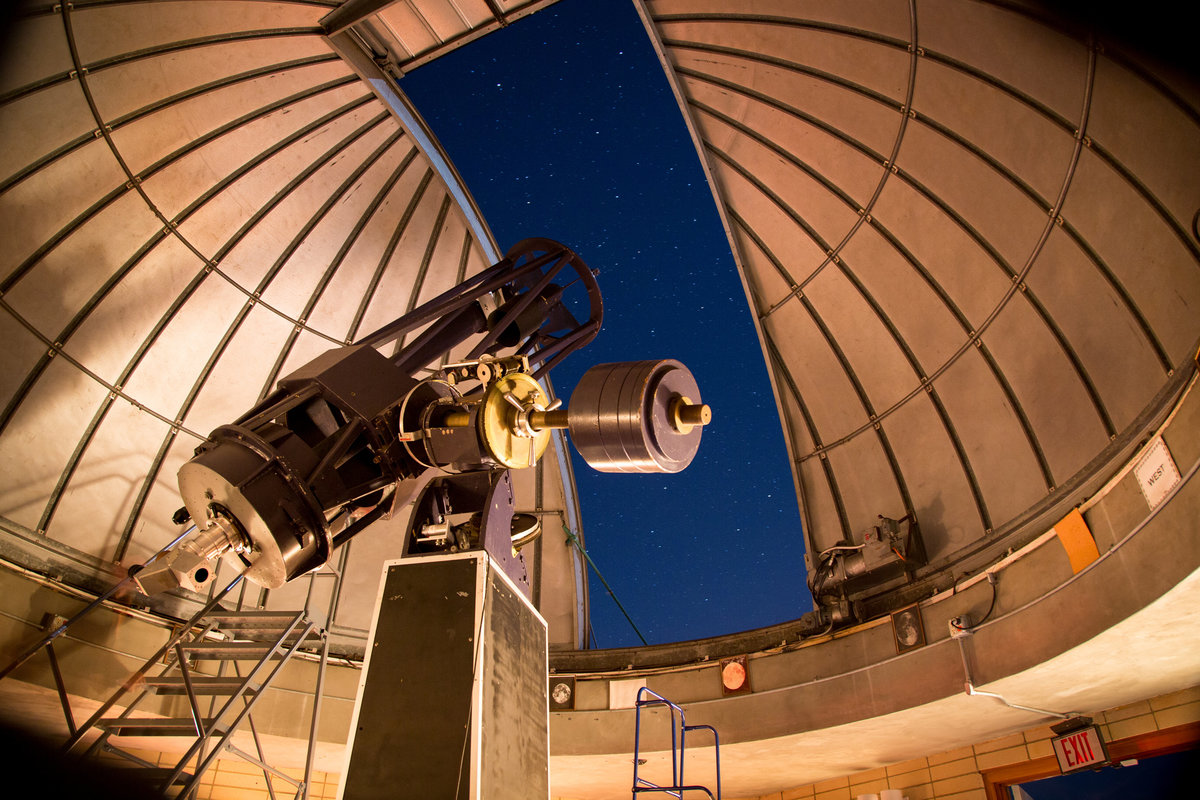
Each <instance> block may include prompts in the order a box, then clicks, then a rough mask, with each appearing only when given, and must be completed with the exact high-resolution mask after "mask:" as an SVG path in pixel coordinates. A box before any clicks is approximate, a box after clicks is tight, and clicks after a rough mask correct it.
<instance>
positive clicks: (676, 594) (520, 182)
mask: <svg viewBox="0 0 1200 800" xmlns="http://www.w3.org/2000/svg"><path fill="white" fill-rule="evenodd" d="M400 86H401V88H402V89H403V90H404V91H405V92H406V93H407V94H408V95H409V96H410V97H411V98H412V100H413V102H414V104H415V105H416V106H417V108H418V110H419V111H420V112H421V114H422V115H423V116H424V117H425V119H426V121H427V122H428V123H429V125H430V127H431V128H432V129H433V132H434V134H435V135H436V136H437V137H438V139H439V140H440V141H441V143H442V145H443V147H444V148H445V150H446V152H447V153H448V154H449V156H450V158H451V160H452V161H453V162H454V164H455V166H456V167H457V168H458V170H459V172H460V173H461V174H462V176H463V179H464V181H465V182H466V185H467V188H468V189H469V190H470V191H471V193H472V194H473V195H474V197H475V200H476V202H477V203H478V205H479V207H480V209H481V210H482V212H483V216H484V218H485V219H486V220H487V222H488V224H489V225H490V227H491V229H492V232H493V233H494V234H495V236H496V239H497V242H498V243H499V245H500V249H501V250H502V251H503V250H506V249H508V248H509V247H510V246H511V245H513V244H515V243H516V242H517V241H519V240H521V239H523V238H526V237H529V236H545V237H549V238H552V239H557V240H559V241H561V242H563V243H564V244H566V245H567V246H569V247H571V248H572V249H573V250H575V252H577V253H578V254H579V255H580V256H582V257H583V259H584V260H585V261H586V262H587V263H588V265H589V266H590V267H592V268H593V269H598V270H599V271H600V275H599V278H598V280H599V283H600V288H601V291H602V292H603V295H604V307H605V318H604V327H603V329H602V330H601V332H600V334H599V336H597V338H596V340H595V341H594V342H592V344H590V345H589V346H587V347H586V348H584V349H583V350H581V351H579V352H577V353H576V354H574V355H573V356H571V357H570V358H569V359H567V361H565V362H564V363H563V364H561V365H560V366H559V367H557V368H556V369H555V370H554V372H553V373H552V374H551V377H552V379H553V381H554V384H555V387H556V389H557V391H558V393H559V394H560V395H561V396H563V397H564V398H569V397H570V393H571V391H572V390H573V389H574V387H575V384H576V382H577V381H578V378H579V376H580V375H582V374H583V372H584V371H585V370H586V369H587V368H588V367H590V366H592V365H593V364H597V363H601V362H610V361H635V360H641V359H657V358H676V359H679V360H680V361H682V362H683V363H684V364H686V365H687V366H688V367H689V368H690V369H691V371H692V373H693V374H694V375H695V376H696V380H697V382H698V383H699V385H700V391H701V393H702V396H703V400H704V401H705V402H706V403H708V404H709V405H710V406H711V407H712V409H713V422H712V424H711V425H709V426H708V427H707V428H706V429H705V432H704V436H703V441H702V443H701V445H700V451H699V453H698V454H697V456H696V459H695V461H693V463H692V464H691V466H690V467H688V468H687V469H686V470H684V471H683V472H681V473H678V474H675V475H658V474H653V475H610V474H602V473H598V472H595V471H594V470H592V469H591V468H590V467H588V466H587V465H586V463H585V462H584V461H583V460H582V459H581V458H580V457H579V456H578V454H577V453H575V452H574V450H572V455H573V457H574V459H575V461H574V468H575V478H576V482H577V485H578V490H579V502H580V506H581V509H582V520H583V533H584V537H585V539H586V545H587V549H588V552H589V554H590V555H591V557H592V559H593V561H594V562H595V563H596V565H597V567H598V568H599V570H600V571H601V572H602V573H603V574H604V577H605V578H606V579H607V580H608V582H609V584H610V585H611V586H612V588H613V590H614V592H615V594H616V596H617V598H618V599H619V600H620V602H621V603H622V604H623V605H624V606H625V609H626V610H627V611H628V612H629V615H630V617H631V618H632V619H633V622H634V624H636V625H637V627H638V629H639V630H640V631H641V633H642V634H643V635H644V636H645V638H646V640H647V641H648V642H649V643H651V644H656V643H663V642H672V641H680V640H685V639H695V638H701V637H706V636H715V635H720V634H724V633H731V632H734V631H740V630H747V629H750V628H756V627H760V626H764V625H770V624H774V623H777V622H783V621H786V620H789V619H795V618H796V617H799V616H800V615H801V614H803V613H805V612H806V611H809V610H810V609H811V607H812V603H811V598H810V597H809V593H808V589H807V587H806V586H805V577H804V576H805V571H804V561H803V543H802V537H801V530H800V519H799V513H798V511H797V507H796V497H795V493H794V491H793V489H792V479H791V472H790V470H789V468H788V462H787V453H786V450H785V448H784V444H783V436H782V432H781V429H780V423H779V415H778V412H777V410H776V408H775V404H774V400H773V397H772V394H771V389H770V385H769V384H768V382H767V375H766V370H765V367H764V364H763V358H762V351H761V348H760V347H759V344H758V340H757V338H756V336H755V333H754V328H753V322H752V319H751V314H750V311H749V309H748V306H747V303H746V297H745V293H744V291H743V288H742V285H741V282H740V280H739V278H738V275H737V270H736V268H735V267H734V263H733V259H732V256H731V255H730V252H729V245H728V242H727V241H726V239H725V235H724V232H723V231H722V229H721V225H720V221H719V219H718V217H717V213H716V209H715V208H714V205H713V200H712V195H711V193H710V190H709V188H708V186H707V184H706V182H705V179H704V174H703V172H702V171H701V168H700V164H699V162H698V160H697V156H696V151H695V148H694V146H693V144H692V142H691V140H690V138H689V137H688V134H687V129H686V128H685V126H684V123H683V119H682V117H681V115H680V113H679V110H678V106H677V104H676V102H675V98H674V96H673V95H672V93H671V91H670V87H669V85H668V84H667V80H666V77H665V76H664V74H663V71H662V67H661V66H660V64H659V63H658V60H657V58H656V56H655V55H654V51H653V48H652V47H651V45H650V42H649V40H648V38H647V36H646V32H645V29H644V28H643V26H642V23H641V20H640V19H639V18H638V16H637V12H636V10H635V9H634V8H633V6H632V4H631V3H629V2H628V0H562V2H560V3H557V4H555V5H553V6H551V7H550V8H548V9H546V10H543V11H541V12H539V13H537V14H534V15H532V16H530V17H527V18H525V19H523V20H520V21H518V22H516V23H514V24H512V25H510V26H508V27H507V28H504V29H502V30H500V31H498V32H496V33H494V34H491V35H488V36H486V37H484V38H482V39H480V40H478V41H476V42H473V43H472V44H470V45H469V46H467V47H465V48H461V49H459V50H456V51H454V52H452V53H450V54H449V55H447V56H444V57H442V58H439V59H437V60H435V61H434V62H433V63H431V64H428V65H426V66H423V67H420V68H418V69H416V70H414V71H413V72H412V73H411V74H410V75H408V76H406V77H405V78H404V79H403V80H402V81H401V83H400ZM554 533H555V532H554V531H547V533H546V535H553V534H554ZM590 581H591V583H590V592H591V616H592V628H593V632H594V645H593V646H598V647H602V648H607V647H624V646H632V645H637V644H639V639H638V636H637V634H636V633H635V632H634V630H633V628H632V627H631V626H630V624H629V623H628V622H627V621H626V620H625V618H624V616H623V615H622V614H621V611H620V610H619V609H618V607H617V605H616V604H615V603H614V602H613V601H612V599H611V598H610V597H609V596H608V594H607V592H606V590H605V589H604V587H603V586H602V585H601V584H600V582H599V581H597V580H596V578H595V575H594V574H592V575H591V576H590Z"/></svg>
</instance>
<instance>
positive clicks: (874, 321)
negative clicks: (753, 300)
mask: <svg viewBox="0 0 1200 800" xmlns="http://www.w3.org/2000/svg"><path fill="white" fill-rule="evenodd" d="M854 264H855V262H851V261H849V260H847V259H842V260H841V263H839V264H835V265H834V267H833V268H832V269H827V270H823V271H822V272H821V274H820V275H818V276H817V277H816V278H814V279H813V281H812V282H811V283H810V284H809V285H808V287H807V289H806V290H805V291H806V294H807V297H808V299H809V301H810V302H811V304H812V308H813V310H814V312H815V314H816V315H817V316H818V317H819V318H820V319H821V321H822V323H823V325H824V327H825V328H826V330H827V331H828V332H829V335H830V336H831V337H832V339H833V340H834V341H835V342H837V346H838V349H839V350H840V351H841V355H842V358H843V359H844V364H843V368H844V369H846V370H847V371H848V372H849V373H850V374H851V375H852V377H853V380H854V381H855V383H856V384H857V391H856V393H857V394H859V395H861V400H860V404H861V405H863V406H864V407H865V408H866V409H867V411H868V413H870V414H874V413H876V412H877V411H879V410H882V409H885V408H889V407H891V406H892V405H893V404H895V403H897V402H899V401H900V400H901V398H902V397H903V396H904V395H906V394H908V393H909V392H911V391H912V390H913V389H914V388H915V387H916V386H917V384H918V378H917V376H916V374H915V373H914V371H913V369H912V367H911V366H910V365H909V364H908V363H907V361H906V360H905V357H904V352H903V350H902V345H901V343H899V342H898V341H897V338H896V336H895V335H894V334H895V327H894V325H893V323H892V321H891V319H889V318H888V317H887V316H886V315H885V314H884V313H883V309H882V308H880V307H879V304H878V301H876V299H875V298H874V297H873V296H871V295H870V294H868V293H866V292H865V290H864V288H863V286H862V282H861V281H860V280H858V277H857V276H856V275H855V274H854V272H853V270H854ZM789 302H792V303H794V302H797V301H796V300H791V301H789Z"/></svg>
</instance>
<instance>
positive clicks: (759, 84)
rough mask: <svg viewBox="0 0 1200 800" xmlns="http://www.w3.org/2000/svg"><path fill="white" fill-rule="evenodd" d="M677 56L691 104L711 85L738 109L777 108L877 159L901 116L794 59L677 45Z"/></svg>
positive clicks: (867, 93) (888, 144)
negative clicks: (753, 105) (737, 100)
mask: <svg viewBox="0 0 1200 800" xmlns="http://www.w3.org/2000/svg"><path fill="white" fill-rule="evenodd" d="M678 54H679V59H680V63H679V66H678V67H677V70H678V72H679V74H680V77H681V79H682V80H683V82H684V83H686V84H687V85H688V86H689V89H690V91H689V99H690V100H691V101H692V102H696V100H695V98H696V97H698V95H697V92H698V89H699V87H700V86H702V85H709V86H711V87H712V91H713V92H723V93H726V94H727V95H729V97H730V99H729V100H727V104H730V103H732V102H733V98H740V103H741V106H742V107H744V106H746V105H749V104H750V102H751V101H754V102H757V103H759V104H762V105H764V106H770V107H772V108H777V109H779V110H780V111H781V112H784V113H787V114H789V115H792V116H794V117H795V118H796V119H797V120H804V121H805V122H806V123H807V124H808V125H811V126H813V127H817V128H820V129H821V130H822V131H823V132H824V133H825V134H826V135H827V136H831V137H836V138H838V139H839V140H841V141H845V142H846V143H847V144H848V145H850V146H853V147H855V148H856V149H858V150H859V151H861V152H864V153H866V154H868V155H869V156H870V157H872V158H876V157H877V160H878V161H882V160H883V159H884V158H886V154H887V153H888V152H889V151H890V150H891V147H892V144H893V142H894V139H895V131H896V128H898V127H899V124H900V119H901V114H900V113H899V111H898V109H897V107H896V105H895V104H893V103H891V102H889V101H888V100H887V99H886V98H884V97H883V96H881V95H878V94H874V93H872V92H870V91H869V90H867V89H866V88H865V87H863V86H860V85H858V84H854V83H851V82H850V81H848V80H845V79H843V78H840V77H839V76H836V75H829V74H827V73H823V72H820V71H819V70H815V69H812V68H810V67H807V66H806V65H804V64H801V63H799V62H796V61H783V60H780V59H776V60H767V59H765V58H764V57H762V56H760V55H757V54H754V53H732V52H724V51H722V52H715V51H713V50H706V49H701V48H700V47H697V48H696V49H692V47H691V46H688V45H681V46H680V47H679V49H678ZM710 104H711V103H710ZM726 113H727V114H729V116H732V117H734V118H737V119H740V115H738V114H735V113H733V112H732V111H727V112H726ZM881 153H882V154H885V155H879V154H881Z"/></svg>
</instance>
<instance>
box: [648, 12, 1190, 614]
mask: <svg viewBox="0 0 1200 800" xmlns="http://www.w3.org/2000/svg"><path fill="white" fill-rule="evenodd" d="M646 19H647V22H648V26H650V27H651V28H652V30H653V31H655V32H656V34H657V36H658V37H659V39H660V42H661V52H662V56H663V58H664V59H665V62H666V64H667V68H668V71H669V72H670V73H672V74H673V75H674V76H675V79H676V87H677V92H678V94H679V97H680V103H681V105H682V106H683V107H684V109H685V115H686V116H687V117H688V118H689V119H690V121H691V123H692V129H693V134H694V138H695V139H696V143H697V149H698V150H699V151H700V153H701V157H702V160H703V161H704V162H705V163H706V165H707V168H708V170H709V174H710V176H711V179H712V182H713V185H714V194H715V196H716V197H717V201H718V206H719V207H720V208H721V209H722V210H723V212H724V218H725V222H726V225H727V228H728V232H729V236H730V241H731V243H732V245H733V248H734V252H735V256H736V257H737V259H738V261H739V266H740V269H741V271H742V275H743V278H744V281H745V284H746V289H747V295H748V297H749V299H750V303H751V306H752V309H753V311H754V313H755V317H756V320H757V324H758V329H759V333H760V338H761V341H762V345H763V351H764V354H765V357H766V358H767V361H768V364H769V365H770V367H771V372H772V376H773V379H774V383H775V390H776V395H777V402H778V404H779V407H780V409H781V413H782V416H783V418H784V427H785V433H786V435H787V440H788V445H789V448H790V453H791V457H792V459H793V463H794V471H795V475H796V486H797V494H798V496H799V498H800V503H801V508H802V514H803V518H804V521H805V526H806V531H805V533H806V538H807V541H806V544H807V551H808V553H809V558H810V559H811V558H812V556H813V554H816V553H820V552H822V551H825V550H827V549H828V548H830V547H833V546H835V545H837V544H839V543H843V542H854V541H857V540H858V539H859V537H860V535H861V533H860V532H861V531H862V530H863V529H865V528H867V527H869V526H870V525H871V524H873V523H874V521H875V518H876V516H877V515H879V514H883V515H886V516H892V517H899V516H902V515H903V514H905V513H910V512H911V513H915V515H916V518H917V520H918V521H919V523H920V526H921V531H922V534H923V537H924V543H925V546H926V549H927V551H928V557H929V564H930V567H929V568H928V569H926V570H925V571H924V574H925V575H926V576H929V575H931V574H932V573H935V572H936V571H938V570H942V571H943V572H958V573H963V572H969V571H971V570H973V569H977V568H979V567H980V566H983V565H985V564H987V563H989V562H990V561H992V560H994V559H995V557H996V555H997V553H998V552H1002V551H1003V550H1004V549H1007V548H1009V547H1012V546H1014V545H1019V544H1020V543H1022V542H1023V541H1028V539H1029V538H1030V537H1031V535H1036V533H1038V532H1040V531H1041V530H1044V529H1045V527H1046V526H1047V525H1049V524H1053V523H1054V522H1055V521H1056V520H1057V519H1058V518H1059V517H1061V516H1062V514H1063V513H1065V511H1066V510H1067V509H1069V508H1070V507H1071V506H1072V505H1074V504H1078V502H1079V501H1080V499H1081V498H1082V497H1084V496H1086V494H1087V492H1088V491H1089V490H1093V491H1094V489H1095V488H1096V486H1097V484H1098V482H1103V480H1104V479H1105V476H1106V474H1107V473H1106V468H1107V465H1108V464H1110V463H1111V462H1112V461H1113V460H1114V459H1116V458H1119V457H1120V455H1121V454H1122V453H1126V454H1127V453H1128V450H1129V448H1130V446H1131V445H1133V444H1135V443H1136V442H1137V441H1138V439H1139V437H1140V436H1142V435H1143V434H1144V430H1145V428H1146V426H1147V424H1148V423H1149V422H1150V421H1151V420H1152V419H1153V418H1154V417H1155V416H1156V415H1161V413H1163V409H1164V408H1166V407H1167V406H1169V405H1170V403H1171V399H1172V398H1173V397H1176V396H1177V395H1178V392H1179V391H1180V390H1181V388H1182V386H1183V385H1184V383H1185V382H1186V380H1187V378H1188V377H1189V376H1190V374H1191V372H1192V368H1193V367H1192V364H1193V362H1194V356H1195V353H1196V348H1197V344H1198V343H1200V324H1198V322H1197V320H1200V315H1198V314H1197V308H1198V307H1200V246H1198V244H1197V238H1196V233H1195V231H1194V229H1193V228H1194V225H1193V222H1194V218H1195V215H1196V213H1197V212H1196V209H1197V207H1200V195H1198V193H1197V191H1196V188H1195V176H1196V170H1195V165H1196V164H1197V163H1198V162H1200V136H1197V133H1198V132H1200V131H1198V130H1197V127H1198V125H1200V111H1198V107H1197V102H1196V100H1197V96H1196V92H1195V87H1194V86H1193V85H1191V84H1190V83H1189V82H1187V81H1181V80H1179V79H1178V78H1179V76H1175V75H1171V74H1170V73H1169V72H1168V71H1164V70H1162V69H1161V68H1160V67H1156V66H1155V65H1152V64H1149V63H1147V62H1145V61H1144V60H1143V59H1141V58H1139V57H1138V56H1136V55H1133V54H1130V53H1129V52H1126V51H1123V50H1122V49H1121V48H1120V47H1114V46H1112V45H1111V44H1108V45H1106V43H1104V42H1102V41H1100V40H1098V39H1096V38H1095V37H1094V36H1093V35H1091V34H1090V33H1089V32H1088V31H1087V30H1086V29H1084V28H1083V27H1082V26H1078V25H1075V24H1073V23H1070V22H1066V23H1064V21H1063V20H1060V19H1054V18H1052V17H1050V16H1048V15H1047V14H1046V13H1045V12H1044V11H1042V10H1040V9H1038V8H1037V7H1029V6H1024V5H1016V4H1009V3H992V2H968V3H955V2H943V0H932V1H922V2H917V0H912V1H911V2H891V3H875V4H872V5H871V6H870V7H869V8H854V9H849V8H845V7H840V6H829V5H827V4H800V5H799V6H798V5H797V4H794V3H778V2H756V3H749V4H746V3H736V4H734V3H722V2H692V1H691V0H652V1H651V2H648V3H647V4H646ZM1130 231H1136V235H1130V233H1129V232H1130ZM1055 515H1057V516H1055ZM809 566H810V571H811V570H812V569H813V567H814V565H813V564H812V563H811V561H810V565H809ZM946 580H947V578H946V577H945V575H943V576H942V577H941V578H940V581H941V583H942V584H944V583H945V581H946ZM927 591H928V587H927V586H925V585H921V584H918V586H917V587H914V588H913V590H912V591H910V592H907V593H904V592H901V596H900V601H899V602H900V604H902V603H903V602H904V600H905V599H910V600H911V599H913V598H914V597H916V596H919V595H920V594H922V593H924V592H927Z"/></svg>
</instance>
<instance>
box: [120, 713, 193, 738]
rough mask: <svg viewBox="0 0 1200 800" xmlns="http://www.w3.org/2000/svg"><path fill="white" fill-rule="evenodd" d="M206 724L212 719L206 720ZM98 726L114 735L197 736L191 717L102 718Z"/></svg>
mask: <svg viewBox="0 0 1200 800" xmlns="http://www.w3.org/2000/svg"><path fill="white" fill-rule="evenodd" d="M204 724H205V725H206V726H208V725H211V724H212V720H207V719H206V720H204ZM96 727H97V728H103V729H104V730H108V731H112V733H113V735H114V736H191V737H193V738H195V736H196V725H195V723H193V722H192V718H191V717H165V718H161V719H159V718H148V719H116V718H110V719H100V720H96Z"/></svg>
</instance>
